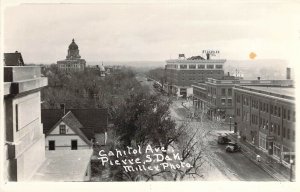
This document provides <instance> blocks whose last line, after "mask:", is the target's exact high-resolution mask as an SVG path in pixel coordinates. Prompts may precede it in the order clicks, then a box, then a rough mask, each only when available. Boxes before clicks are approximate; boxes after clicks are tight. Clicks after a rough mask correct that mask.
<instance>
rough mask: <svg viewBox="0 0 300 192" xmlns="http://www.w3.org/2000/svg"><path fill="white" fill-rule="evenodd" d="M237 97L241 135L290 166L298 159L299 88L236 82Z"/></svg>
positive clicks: (238, 122)
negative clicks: (297, 104)
mask: <svg viewBox="0 0 300 192" xmlns="http://www.w3.org/2000/svg"><path fill="white" fill-rule="evenodd" d="M234 97H235V99H234V112H235V124H236V131H237V132H238V134H239V135H240V136H241V138H242V139H244V140H245V141H247V142H249V143H250V144H252V145H254V146H256V147H258V148H259V149H260V150H262V151H263V152H265V153H266V154H268V155H269V156H270V157H273V158H274V159H276V160H277V161H278V162H280V163H282V164H283V165H285V166H287V167H289V166H290V163H291V160H293V162H295V131H296V130H295V124H296V111H295V88H293V87H287V86H285V87H278V86H277V87H276V86H235V87H234Z"/></svg>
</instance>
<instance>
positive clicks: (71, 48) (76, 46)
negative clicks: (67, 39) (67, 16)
mask: <svg viewBox="0 0 300 192" xmlns="http://www.w3.org/2000/svg"><path fill="white" fill-rule="evenodd" d="M69 49H70V50H77V49H78V45H77V44H76V43H75V40H74V39H73V40H72V43H71V44H70V45H69Z"/></svg>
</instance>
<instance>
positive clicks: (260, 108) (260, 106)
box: [259, 102, 262, 111]
mask: <svg viewBox="0 0 300 192" xmlns="http://www.w3.org/2000/svg"><path fill="white" fill-rule="evenodd" d="M259 110H260V111H262V103H261V102H259Z"/></svg>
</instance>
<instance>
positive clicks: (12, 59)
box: [4, 51, 24, 66]
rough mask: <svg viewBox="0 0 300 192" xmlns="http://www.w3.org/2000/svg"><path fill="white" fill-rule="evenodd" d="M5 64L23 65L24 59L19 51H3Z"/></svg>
mask: <svg viewBox="0 0 300 192" xmlns="http://www.w3.org/2000/svg"><path fill="white" fill-rule="evenodd" d="M4 65H5V66H24V61H23V57H22V55H21V53H19V52H17V51H16V52H15V53H4Z"/></svg>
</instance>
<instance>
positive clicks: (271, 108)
mask: <svg viewBox="0 0 300 192" xmlns="http://www.w3.org/2000/svg"><path fill="white" fill-rule="evenodd" d="M270 113H271V115H272V114H273V105H270Z"/></svg>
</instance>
